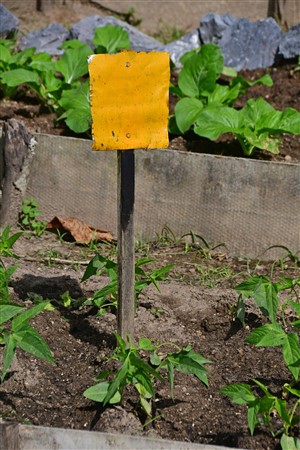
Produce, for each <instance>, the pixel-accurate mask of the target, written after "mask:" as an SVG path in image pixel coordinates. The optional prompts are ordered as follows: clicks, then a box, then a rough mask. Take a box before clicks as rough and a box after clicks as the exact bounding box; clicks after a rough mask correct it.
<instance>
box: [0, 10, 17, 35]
mask: <svg viewBox="0 0 300 450" xmlns="http://www.w3.org/2000/svg"><path fill="white" fill-rule="evenodd" d="M0 17H1V20H0V38H1V39H6V38H8V37H10V36H11V35H12V34H13V33H14V32H15V31H16V30H17V28H18V25H19V19H17V17H16V16H14V15H13V14H12V13H11V12H10V11H8V9H6V8H5V6H3V5H2V3H0Z"/></svg>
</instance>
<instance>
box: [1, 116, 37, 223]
mask: <svg viewBox="0 0 300 450" xmlns="http://www.w3.org/2000/svg"><path fill="white" fill-rule="evenodd" d="M32 144H33V140H32V136H31V134H30V133H29V132H28V130H27V128H26V127H25V126H24V125H23V124H22V122H19V121H17V120H15V119H9V120H8V121H7V122H5V123H4V125H3V131H2V145H1V147H2V148H1V149H0V150H1V152H0V185H1V190H2V196H1V206H0V225H1V226H3V225H14V224H16V223H17V221H18V214H19V211H20V208H21V205H22V195H23V194H24V192H25V190H26V182H27V177H28V174H29V166H30V161H31V159H32V156H33V149H32Z"/></svg>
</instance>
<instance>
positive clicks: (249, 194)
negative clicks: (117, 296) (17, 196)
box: [25, 134, 300, 258]
mask: <svg viewBox="0 0 300 450" xmlns="http://www.w3.org/2000/svg"><path fill="white" fill-rule="evenodd" d="M35 139H36V141H37V144H36V148H35V155H34V157H33V160H32V162H31V169H30V176H29V181H28V186H27V191H26V194H25V197H26V198H28V197H30V196H32V197H33V198H34V199H35V200H37V201H38V202H39V204H40V209H41V210H42V212H43V217H42V219H44V220H51V219H52V218H53V217H54V216H55V215H58V216H62V217H77V218H79V219H81V220H83V221H85V222H86V223H88V224H90V225H94V226H98V227H100V228H104V229H108V230H111V231H112V232H113V233H114V235H116V231H117V230H116V228H117V152H114V151H106V152H93V151H92V150H91V141H89V140H83V139H74V138H66V137H58V136H50V135H42V134H37V135H35ZM135 155H136V215H135V221H136V223H135V230H136V237H137V238H139V239H143V240H149V239H150V240H151V239H153V238H155V237H156V234H157V233H158V234H159V233H160V232H161V230H162V228H163V227H164V225H166V224H167V225H168V226H169V227H170V229H171V230H172V231H173V233H174V234H175V235H176V236H178V237H180V236H182V235H183V234H184V233H187V232H189V231H190V230H192V231H194V232H195V233H198V234H200V235H201V236H203V237H204V238H205V239H207V240H208V241H210V242H212V243H215V244H217V243H220V242H224V243H225V244H226V246H227V249H228V251H229V253H230V254H232V255H238V256H243V257H247V258H253V257H257V256H258V255H260V254H261V253H262V252H263V251H264V250H266V249H267V248H268V247H269V246H271V245H275V244H276V245H278V244H280V245H285V246H287V247H288V248H289V249H290V250H292V251H298V250H299V249H300V208H299V203H300V165H298V164H286V163H269V162H265V161H257V160H251V159H246V158H233V157H220V156H212V155H206V154H196V153H189V152H180V151H174V150H148V151H146V150H136V152H135ZM281 253H282V252H281ZM277 255H278V252H276V256H277ZM265 256H266V258H273V257H274V251H273V252H272V251H268V253H267V254H266V255H265Z"/></svg>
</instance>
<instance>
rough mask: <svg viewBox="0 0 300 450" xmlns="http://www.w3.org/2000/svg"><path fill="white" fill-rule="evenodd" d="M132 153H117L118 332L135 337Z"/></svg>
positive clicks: (133, 182) (133, 177)
mask: <svg viewBox="0 0 300 450" xmlns="http://www.w3.org/2000/svg"><path fill="white" fill-rule="evenodd" d="M134 166H135V164H134V150H126V151H121V150H118V275H119V276H118V333H119V334H120V335H121V336H122V338H123V339H126V336H127V335H128V336H129V337H130V339H131V340H133V334H134V309H135V305H134V281H135V280H134V278H135V260H134V187H135V173H134V172H135V168H134Z"/></svg>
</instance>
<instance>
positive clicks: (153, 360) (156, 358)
mask: <svg viewBox="0 0 300 450" xmlns="http://www.w3.org/2000/svg"><path fill="white" fill-rule="evenodd" d="M150 363H151V364H152V365H153V366H159V365H160V363H161V359H160V357H159V356H158V354H157V353H155V352H153V353H151V355H150Z"/></svg>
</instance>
